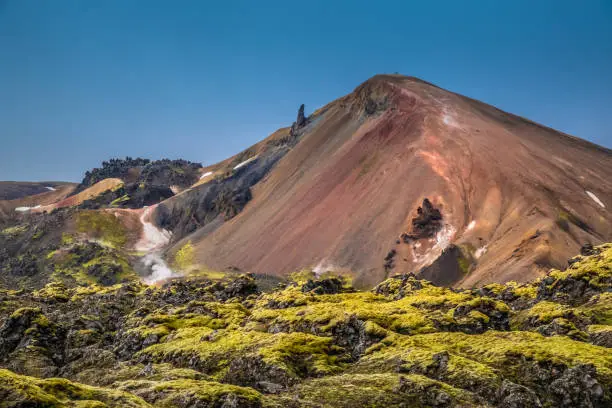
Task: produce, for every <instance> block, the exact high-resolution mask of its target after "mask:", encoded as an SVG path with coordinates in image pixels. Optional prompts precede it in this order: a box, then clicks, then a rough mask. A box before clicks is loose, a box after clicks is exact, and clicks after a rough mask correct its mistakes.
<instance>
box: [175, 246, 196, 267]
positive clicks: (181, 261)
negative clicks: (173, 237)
mask: <svg viewBox="0 0 612 408" xmlns="http://www.w3.org/2000/svg"><path fill="white" fill-rule="evenodd" d="M174 263H175V265H176V266H177V268H178V269H180V270H182V271H185V270H187V269H188V268H189V267H191V266H192V265H194V263H195V252H194V248H193V245H192V244H191V241H188V242H187V243H186V244H185V245H183V246H182V247H181V249H179V250H178V251H177V252H176V255H174Z"/></svg>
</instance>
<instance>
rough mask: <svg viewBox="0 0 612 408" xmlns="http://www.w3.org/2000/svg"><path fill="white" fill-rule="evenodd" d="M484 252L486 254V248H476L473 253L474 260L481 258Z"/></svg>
mask: <svg viewBox="0 0 612 408" xmlns="http://www.w3.org/2000/svg"><path fill="white" fill-rule="evenodd" d="M485 252H487V246H486V245H485V246H483V247H480V248H478V249H477V250H476V251H475V252H474V256H475V257H476V259H478V258H480V257H481V256H483V255H484V254H485Z"/></svg>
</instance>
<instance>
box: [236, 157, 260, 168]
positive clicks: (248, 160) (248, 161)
mask: <svg viewBox="0 0 612 408" xmlns="http://www.w3.org/2000/svg"><path fill="white" fill-rule="evenodd" d="M256 158H257V156H253V157H251V158H250V159H246V160H245V161H243V162H242V163H238V164H237V165H236V166H234V170H238V169H239V168H241V167H242V166H244V165H247V164H249V163H250V162H252V161H253V160H255V159H256Z"/></svg>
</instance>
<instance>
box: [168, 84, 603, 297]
mask: <svg viewBox="0 0 612 408" xmlns="http://www.w3.org/2000/svg"><path fill="white" fill-rule="evenodd" d="M298 122H299V120H298V121H296V123H295V124H294V127H292V129H281V130H280V131H279V132H277V133H276V134H275V135H273V137H272V138H270V139H268V140H266V141H264V142H262V143H260V144H258V145H256V146H254V147H253V148H251V149H247V150H246V151H244V152H242V153H241V154H240V155H239V156H236V157H234V158H231V159H229V160H228V161H225V162H223V163H220V164H219V165H216V166H210V167H208V168H205V169H204V171H205V172H207V174H211V175H212V174H213V173H214V174H216V176H215V177H216V178H215V179H214V180H211V181H210V182H208V183H204V184H202V185H199V186H197V187H195V188H192V189H191V190H190V191H186V192H185V193H184V194H181V195H180V196H178V197H173V198H171V199H169V200H167V201H165V202H163V203H162V204H161V205H160V206H159V207H158V209H157V215H158V216H157V220H158V222H159V224H160V225H162V226H163V227H164V228H167V229H169V230H171V231H173V233H174V241H176V240H178V239H179V238H183V239H182V240H181V241H179V242H178V244H176V245H175V246H174V249H172V250H170V252H169V254H170V256H172V254H173V253H174V252H175V251H177V250H178V249H179V248H180V247H181V246H182V245H184V244H185V243H186V242H192V243H193V245H194V246H195V248H196V253H197V261H198V262H199V263H201V264H203V265H206V266H208V267H210V268H213V269H227V268H233V269H235V268H238V269H240V270H244V271H250V272H256V273H268V274H277V275H281V276H286V275H287V274H289V273H291V272H293V271H296V270H301V269H303V268H312V269H315V270H316V271H319V272H324V271H327V270H333V271H336V272H347V273H351V274H354V275H355V276H356V283H357V284H358V285H362V286H372V285H375V284H376V283H378V282H380V281H381V280H383V279H384V278H385V277H386V276H389V275H391V274H394V273H407V272H419V271H420V272H419V273H420V274H421V276H423V277H425V278H427V279H431V280H432V281H434V282H437V283H439V284H444V285H455V286H463V287H470V286H473V285H477V284H484V283H490V282H506V281H509V280H518V281H526V280H529V279H534V278H536V277H538V276H542V275H543V274H544V273H545V272H546V271H547V270H548V268H550V267H563V266H564V265H566V260H567V258H568V257H569V256H571V254H573V253H576V252H577V251H578V250H579V248H580V247H581V245H582V244H584V243H594V244H596V243H601V242H605V241H609V240H611V239H612V214H611V213H610V206H611V205H612V177H610V175H611V174H612V152H611V151H610V150H608V149H605V148H603V147H599V146H596V145H593V144H591V143H588V142H586V141H584V140H581V139H578V138H575V137H572V136H568V135H565V134H562V133H559V132H556V131H554V130H552V129H549V128H546V127H543V126H540V125H538V124H535V123H533V122H530V121H528V120H526V119H523V118H520V117H517V116H514V115H511V114H508V113H505V112H502V111H500V110H498V109H496V108H494V107H492V106H489V105H486V104H483V103H481V102H478V101H475V100H472V99H469V98H466V97H463V96H461V95H457V94H454V93H451V92H448V91H445V90H443V89H440V88H438V87H436V86H434V85H431V84H429V83H426V82H424V81H421V80H418V79H415V78H411V77H402V76H392V75H381V76H376V77H374V78H372V79H370V80H368V81H367V82H365V83H364V84H362V85H360V86H359V87H358V88H357V89H356V90H355V91H354V92H353V93H351V94H349V95H347V96H345V97H343V98H340V99H338V100H336V101H334V102H332V103H330V104H329V105H327V106H325V107H324V108H322V109H320V110H318V111H317V112H315V113H314V114H312V115H311V116H310V117H308V118H306V119H304V121H303V122H302V123H300V124H298ZM245 160H251V161H250V162H247V163H246V164H245V165H244V167H241V168H239V169H234V168H233V166H235V165H236V164H239V163H242V162H244V161H245ZM228 171H229V173H228ZM209 177H212V176H209ZM247 202H248V204H247ZM425 202H428V204H424V203H425ZM429 204H431V205H429ZM423 207H428V208H427V209H426V211H425V212H426V214H425V215H422V214H419V211H420V210H419V208H423ZM421 211H423V210H421ZM431 214H439V216H438V218H439V219H432V218H431V217H430V216H431ZM434 218H436V217H434ZM441 255H443V256H441ZM423 268H425V269H423Z"/></svg>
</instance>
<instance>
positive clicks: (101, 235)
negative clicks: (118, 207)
mask: <svg viewBox="0 0 612 408" xmlns="http://www.w3.org/2000/svg"><path fill="white" fill-rule="evenodd" d="M76 224H77V230H78V231H79V232H82V233H86V234H88V235H89V236H91V237H92V238H97V239H100V240H102V241H105V242H107V243H109V244H110V245H112V246H114V247H123V246H124V245H125V243H126V241H127V235H126V231H125V227H124V226H123V225H122V224H121V222H120V221H119V220H118V219H117V218H116V217H115V216H114V215H113V214H112V213H110V212H107V211H96V210H89V211H81V212H79V213H78V215H77V220H76Z"/></svg>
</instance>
